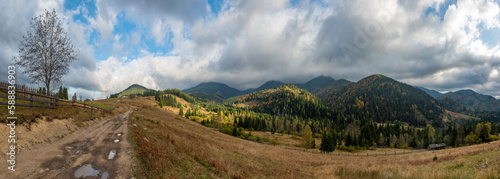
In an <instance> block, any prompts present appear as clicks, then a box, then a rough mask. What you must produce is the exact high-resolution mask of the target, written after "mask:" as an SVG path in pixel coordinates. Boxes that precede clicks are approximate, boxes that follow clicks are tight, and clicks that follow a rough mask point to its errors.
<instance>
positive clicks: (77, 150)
mask: <svg viewBox="0 0 500 179" xmlns="http://www.w3.org/2000/svg"><path fill="white" fill-rule="evenodd" d="M88 145H90V143H89V142H87V141H83V142H77V143H73V144H71V145H69V146H66V147H65V149H66V151H68V153H69V154H70V155H77V154H82V153H84V150H85V149H86V148H87V147H88Z"/></svg>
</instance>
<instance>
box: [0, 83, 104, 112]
mask: <svg viewBox="0 0 500 179" xmlns="http://www.w3.org/2000/svg"><path fill="white" fill-rule="evenodd" d="M8 86H9V84H7V83H4V82H0V91H4V92H8ZM14 87H15V92H16V94H15V96H16V99H15V100H16V104H15V106H26V107H29V108H30V110H31V109H32V108H33V107H39V108H50V109H57V108H58V107H59V106H71V107H80V108H86V109H90V110H96V111H101V112H106V109H103V108H99V107H97V106H92V105H88V104H86V103H83V104H81V103H78V102H76V101H68V100H63V99H59V98H58V97H55V94H54V93H51V92H49V94H48V95H45V94H41V93H38V91H39V90H38V89H37V88H31V87H27V86H25V85H18V84H16V85H14ZM8 97H9V95H5V94H0V98H6V99H8ZM18 101H27V102H29V104H25V103H18ZM33 102H37V103H41V104H33ZM0 105H8V102H0Z"/></svg>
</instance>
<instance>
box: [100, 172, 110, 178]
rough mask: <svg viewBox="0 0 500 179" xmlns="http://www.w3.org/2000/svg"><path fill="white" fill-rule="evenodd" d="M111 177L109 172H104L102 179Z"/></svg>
mask: <svg viewBox="0 0 500 179" xmlns="http://www.w3.org/2000/svg"><path fill="white" fill-rule="evenodd" d="M108 177H109V173H108V172H104V173H103V174H102V176H101V179H107V178H108Z"/></svg>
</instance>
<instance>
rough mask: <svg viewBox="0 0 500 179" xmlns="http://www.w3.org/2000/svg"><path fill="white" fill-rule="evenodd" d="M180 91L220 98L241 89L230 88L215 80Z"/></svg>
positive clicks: (237, 93) (235, 93) (224, 97)
mask: <svg viewBox="0 0 500 179" xmlns="http://www.w3.org/2000/svg"><path fill="white" fill-rule="evenodd" d="M182 91H184V92H185V93H188V94H191V93H195V92H200V93H205V94H208V95H215V96H217V97H220V98H222V99H227V98H230V97H233V96H237V95H240V94H241V91H239V90H237V89H234V88H231V87H229V86H227V85H226V84H224V83H217V82H205V83H200V84H199V85H197V86H195V87H192V88H189V89H185V90H182Z"/></svg>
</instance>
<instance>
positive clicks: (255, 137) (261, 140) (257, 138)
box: [248, 135, 264, 143]
mask: <svg viewBox="0 0 500 179" xmlns="http://www.w3.org/2000/svg"><path fill="white" fill-rule="evenodd" d="M248 140H251V141H254V142H260V143H262V142H263V141H264V140H263V139H262V137H261V136H258V135H253V136H250V137H248Z"/></svg>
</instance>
